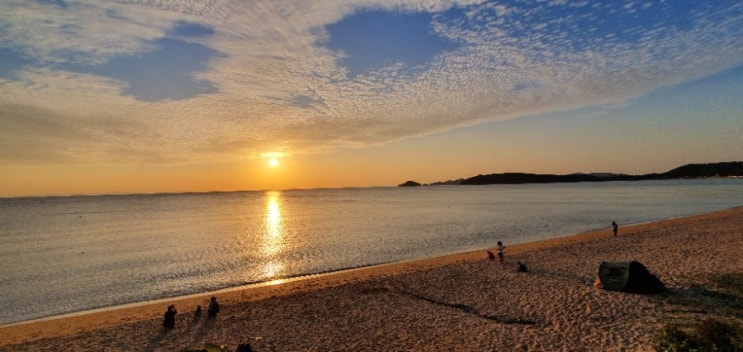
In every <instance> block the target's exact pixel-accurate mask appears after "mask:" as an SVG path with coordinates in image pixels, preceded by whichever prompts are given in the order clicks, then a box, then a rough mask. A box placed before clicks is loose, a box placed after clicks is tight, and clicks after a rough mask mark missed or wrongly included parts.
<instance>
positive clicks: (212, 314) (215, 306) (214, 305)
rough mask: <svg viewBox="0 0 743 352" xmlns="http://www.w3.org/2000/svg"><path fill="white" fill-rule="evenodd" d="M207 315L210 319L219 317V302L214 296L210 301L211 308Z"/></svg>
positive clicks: (208, 309) (207, 310)
mask: <svg viewBox="0 0 743 352" xmlns="http://www.w3.org/2000/svg"><path fill="white" fill-rule="evenodd" d="M206 313H207V314H208V315H209V317H210V318H216V317H217V314H219V302H217V297H213V296H212V299H211V300H210V301H209V307H208V308H207V309H206Z"/></svg>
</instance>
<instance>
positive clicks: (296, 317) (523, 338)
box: [0, 208, 743, 351]
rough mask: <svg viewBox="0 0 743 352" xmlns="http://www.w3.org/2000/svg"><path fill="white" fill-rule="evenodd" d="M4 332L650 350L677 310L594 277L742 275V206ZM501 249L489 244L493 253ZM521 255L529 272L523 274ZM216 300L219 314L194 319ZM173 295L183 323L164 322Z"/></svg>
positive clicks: (161, 339) (8, 341)
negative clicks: (619, 268) (493, 256)
mask: <svg viewBox="0 0 743 352" xmlns="http://www.w3.org/2000/svg"><path fill="white" fill-rule="evenodd" d="M610 223H611V219H609V221H608V222H607V228H606V229H605V230H601V231H595V232H589V233H584V234H579V235H575V236H567V237H562V238H558V239H553V240H546V241H539V242H533V243H528V244H521V245H509V244H508V243H505V245H506V254H505V260H506V265H505V266H501V265H500V264H498V263H497V260H496V261H490V260H488V259H487V254H486V250H493V249H483V250H481V251H475V252H469V253H462V254H456V255H450V256H444V257H438V258H431V259H424V260H417V261H410V262H404V263H395V264H389V265H381V266H374V267H368V268H361V269H355V270H349V271H345V272H340V273H333V274H327V275H318V276H313V277H308V278H302V279H299V280H292V281H286V282H276V283H272V284H267V285H262V286H258V287H248V288H241V289H234V290H229V291H220V292H216V293H209V294H204V295H196V296H189V297H183V298H178V299H171V300H167V301H158V302H150V303H147V304H140V305H135V306H130V307H124V308H117V309H110V310H105V311H100V312H92V313H86V314H80V315H73V316H67V317H63V318H58V319H50V320H44V321H36V322H31V323H23V324H16V325H10V326H4V327H0V351H183V350H186V349H193V348H196V347H199V346H200V345H201V344H203V343H213V344H217V345H223V346H225V350H227V351H233V350H234V349H235V347H236V346H237V345H238V344H241V343H250V344H251V345H252V346H253V349H254V350H255V351H444V350H448V351H494V350H497V351H652V348H651V343H652V342H651V341H652V337H653V334H654V333H655V332H656V331H657V330H658V329H660V328H661V327H662V326H663V324H665V323H667V322H669V321H672V320H674V319H703V318H704V317H706V316H709V315H710V314H713V313H709V312H707V313H704V312H703V313H699V312H683V311H679V309H677V308H676V307H674V306H670V305H669V304H666V303H664V300H663V298H662V297H659V295H639V294H628V293H622V292H615V291H607V290H604V289H601V288H597V287H595V286H594V285H593V283H594V280H595V279H596V277H597V273H598V267H599V265H600V264H601V262H602V261H629V260H638V261H640V262H641V263H643V264H644V265H645V266H646V267H647V268H648V269H649V270H650V271H651V272H652V273H654V274H655V275H656V276H658V277H659V278H660V279H661V280H662V281H663V282H664V283H665V284H666V286H667V287H668V288H669V289H670V290H671V291H672V292H673V291H674V290H675V291H683V290H684V289H687V288H689V287H692V286H694V285H706V284H709V282H710V278H711V277H712V276H713V275H716V274H724V273H741V272H743V208H735V209H731V210H726V211H721V212H716V213H712V214H705V215H699V216H693V217H687V218H682V219H673V220H667V221H660V222H655V223H650V224H643V225H636V226H629V227H623V226H622V224H619V225H620V228H619V236H617V237H614V236H613V233H612V230H611V227H610V226H609V225H610ZM493 251H494V250H493ZM516 261H522V262H524V263H525V264H526V265H527V266H528V268H529V272H528V273H517V272H516V271H515V268H516V264H515V263H516ZM212 295H215V296H217V298H218V299H219V301H220V302H221V305H222V310H221V313H220V315H219V317H218V318H217V319H207V318H206V317H201V318H198V319H196V318H193V316H192V312H193V310H194V308H195V307H196V305H197V304H200V305H202V306H203V307H204V308H206V306H207V304H208V301H209V297H210V296H212ZM170 304H175V306H176V308H177V309H178V310H179V314H178V315H177V317H176V327H175V328H174V329H172V330H167V331H166V330H164V329H163V328H162V325H161V324H162V315H163V313H164V312H165V310H166V308H167V306H168V305H170Z"/></svg>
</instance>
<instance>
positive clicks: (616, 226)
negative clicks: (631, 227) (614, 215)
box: [611, 221, 619, 237]
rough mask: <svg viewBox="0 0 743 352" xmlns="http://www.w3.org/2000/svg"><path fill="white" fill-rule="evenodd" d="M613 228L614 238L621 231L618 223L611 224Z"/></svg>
mask: <svg viewBox="0 0 743 352" xmlns="http://www.w3.org/2000/svg"><path fill="white" fill-rule="evenodd" d="M611 228H612V229H614V237H617V231H619V225H617V223H616V222H614V221H612V222H611Z"/></svg>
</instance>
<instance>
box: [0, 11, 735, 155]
mask: <svg viewBox="0 0 743 352" xmlns="http://www.w3.org/2000/svg"><path fill="white" fill-rule="evenodd" d="M0 33H1V34H2V36H0V59H2V60H3V63H4V65H2V68H0V119H2V123H3V125H5V126H12V129H4V130H3V131H0V135H1V136H0V137H2V140H3V141H4V142H3V147H2V149H0V160H3V161H4V162H6V163H14V162H17V160H18V159H19V155H23V158H24V159H26V161H27V162H33V160H37V161H38V162H48V161H49V160H47V159H48V157H46V158H42V157H40V155H44V150H49V151H54V154H53V155H56V157H55V159H56V160H58V161H60V162H61V161H65V160H77V161H90V162H94V161H96V162H99V161H105V160H121V159H124V160H130V161H145V162H163V161H180V160H185V159H189V160H193V159H198V158H213V157H215V156H223V157H229V156H230V155H246V154H252V155H256V156H257V155H259V154H260V153H261V152H264V151H266V150H268V149H270V148H274V147H276V146H279V147H282V148H284V149H285V150H288V151H293V152H296V153H301V152H307V153H311V152H314V151H318V150H321V149H325V148H336V147H355V146H367V145H376V144H383V143H386V142H389V141H392V140H396V139H400V138H405V137H408V136H413V135H421V134H427V133H433V132H437V131H443V130H447V129H451V128H454V127H457V126H462V125H471V124H475V123H478V122H482V121H489V120H502V119H510V118H515V117H519V116H525V115H529V114H535V113H543V112H549V111H558V110H569V109H575V108H580V107H584V106H590V105H600V104H609V103H611V104H613V103H617V102H621V101H623V100H625V99H627V98H630V97H634V96H638V95H642V94H644V93H646V92H648V91H650V90H653V89H657V88H659V87H663V86H667V85H672V84H676V83H679V82H684V81H689V80H692V79H696V78H700V77H704V76H707V75H711V74H714V73H716V72H720V71H723V70H725V69H729V68H732V67H737V66H739V65H741V64H743V4H741V3H739V2H726V1H719V2H692V1H681V0H679V1H660V0H658V1H651V0H648V1H623V2H619V1H611V2H592V1H539V2H535V1H518V0H512V1H498V2H488V1H453V0H452V1H443V0H442V1H434V0H427V1H420V2H405V3H404V4H401V3H400V2H398V1H383V0H380V1H368V2H363V1H362V2H360V1H337V0H328V1H312V2H297V3H284V2H275V1H248V2H245V1H139V2H135V3H125V2H100V1H84V0H81V1H64V0H59V1H36V2H34V1H13V0H10V1H3V2H2V3H0ZM31 116H32V117H33V118H30V117H31ZM40 121H47V122H48V123H47V124H45V127H44V128H38V124H39V123H40ZM70 121H72V123H65V122H70ZM11 130H12V131H22V135H20V136H19V135H18V134H17V133H16V134H15V135H14V136H13V138H10V137H11V135H10V133H12V132H10V131H11ZM32 139H41V140H43V141H44V142H43V143H39V144H38V147H37V148H38V150H34V152H33V153H31V152H28V153H26V154H21V153H20V151H21V150H22V148H23V145H24V143H25V142H27V141H28V140H32ZM107 143H111V144H108V145H107ZM114 143H115V145H114ZM26 144H27V143H26ZM86 150H95V153H86V152H85V151H86Z"/></svg>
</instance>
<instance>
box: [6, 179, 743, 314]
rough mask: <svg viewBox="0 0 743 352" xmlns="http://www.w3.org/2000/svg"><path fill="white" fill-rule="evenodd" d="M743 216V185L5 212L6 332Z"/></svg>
mask: <svg viewBox="0 0 743 352" xmlns="http://www.w3.org/2000/svg"><path fill="white" fill-rule="evenodd" d="M741 205H743V179H708V180H674V181H640V182H607V183H577V184H544V185H491V186H435V187H417V188H366V189H328V190H293V191H281V192H234V193H208V194H167V195H127V196H84V197H48V198H11V199H0V241H2V242H1V243H2V246H0V286H1V287H2V289H3V294H2V295H0V324H8V323H14V322H21V321H26V320H32V319H36V318H42V317H49V316H54V315H59V314H65V313H72V312H80V311H85V310H90V309H95V308H102V307H112V306H117V305H123V304H128V303H135V302H144V301H150V300H155V299H162V298H167V297H175V296H182V295H188V294H194V293H201V292H206V291H214V290H218V289H223V288H230V287H236V286H241V285H247V284H252V283H260V282H266V281H270V280H275V279H280V278H289V277H296V276H302V275H308V274H314V273H323V272H331V271H337V270H342V269H348V268H355V267H361V266H367V265H373V264H380V263H388V262H396V261H403V260H409V259H416V258H425V257H432V256H439V255H444V254H450V253H456V252H463V251H469V250H478V249H484V248H489V247H493V246H494V245H495V243H496V242H497V241H503V242H504V243H505V244H506V245H509V244H516V243H523V242H530V241H534V240H539V239H546V238H553V237H560V236H566V235H571V234H576V233H580V232H583V231H588V230H595V229H603V228H606V229H608V228H609V224H610V223H611V221H617V222H618V223H619V224H620V225H628V224H636V223H643V222H649V221H654V220H660V219H667V218H674V217H681V216H686V215H691V214H698V213H707V212H712V211H716V210H721V209H727V208H732V207H737V206H741Z"/></svg>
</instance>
